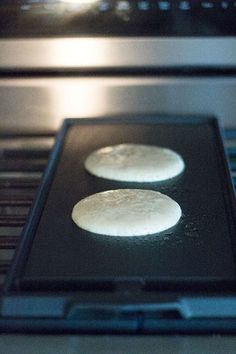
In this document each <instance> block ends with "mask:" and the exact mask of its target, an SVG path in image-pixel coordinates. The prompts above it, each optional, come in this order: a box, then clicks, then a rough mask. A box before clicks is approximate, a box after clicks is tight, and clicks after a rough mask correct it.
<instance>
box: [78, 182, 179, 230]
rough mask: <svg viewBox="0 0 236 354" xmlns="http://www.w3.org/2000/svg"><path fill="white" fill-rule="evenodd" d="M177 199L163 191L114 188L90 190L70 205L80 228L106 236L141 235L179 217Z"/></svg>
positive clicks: (173, 223)
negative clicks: (91, 192) (100, 190)
mask: <svg viewBox="0 0 236 354" xmlns="http://www.w3.org/2000/svg"><path fill="white" fill-rule="evenodd" d="M181 214H182V213H181V208H180V206H179V204H178V203H176V202H175V201H174V200H173V199H171V198H170V197H168V196H166V195H165V194H162V193H159V192H155V191H152V190H143V189H117V190H110V191H106V192H101V193H96V194H93V195H91V196H89V197H87V198H85V199H82V200H81V201H79V202H78V203H77V204H76V205H75V206H74V208H73V211H72V219H73V221H74V222H75V223H76V224H77V225H78V226H79V227H81V228H82V229H84V230H87V231H90V232H93V233H96V234H102V235H108V236H144V235H149V234H155V233H158V232H161V231H164V230H167V229H169V228H171V227H172V226H174V225H175V224H177V222H178V221H179V219H180V217H181Z"/></svg>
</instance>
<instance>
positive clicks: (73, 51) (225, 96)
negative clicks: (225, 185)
mask: <svg viewBox="0 0 236 354" xmlns="http://www.w3.org/2000/svg"><path fill="white" fill-rule="evenodd" d="M235 12H236V7H235V2H234V1H214V2H213V1H134V2H132V3H130V2H128V1H99V2H98V1H97V2H95V1H94V2H92V1H90V2H87V4H86V2H85V1H84V2H83V1H81V2H78V3H77V4H76V3H75V2H73V1H50V2H49V1H40V0H39V1H30V0H29V1H13V2H8V1H2V2H1V5H0V14H1V18H2V19H4V23H3V24H2V25H1V29H0V33H1V36H2V39H1V40H0V53H1V55H0V74H1V78H0V105H1V113H0V115H1V116H0V117H1V121H0V122H1V131H2V132H1V147H2V148H1V150H2V157H1V159H2V164H1V166H2V167H1V169H2V171H1V186H2V187H1V190H2V192H1V195H2V197H1V202H0V204H1V213H2V215H1V230H0V232H1V235H2V236H1V242H2V243H1V245H2V249H1V259H2V262H1V263H2V265H1V268H2V276H3V277H4V275H5V271H6V270H7V269H8V267H9V263H10V259H11V257H12V254H13V250H14V247H15V244H16V242H17V239H18V236H19V234H20V232H21V229H22V226H23V225H24V222H25V217H26V214H27V213H28V209H29V206H30V204H31V201H32V198H33V196H34V193H35V188H36V187H37V186H38V184H39V180H40V177H41V173H42V170H44V168H45V166H46V163H47V159H48V154H49V150H50V149H51V147H52V144H53V141H54V137H55V133H56V131H57V130H58V128H59V126H60V125H61V122H62V120H63V119H64V118H65V117H72V118H75V117H78V118H82V117H101V116H106V117H109V116H111V115H124V114H142V113H143V114H144V113H145V114H147V113H148V114H151V113H152V114H168V115H170V114H171V115H172V116H173V115H180V114H181V115H182V114H184V115H185V116H186V119H187V117H188V115H190V116H191V115H198V114H201V115H202V114H204V115H211V116H212V115H213V116H216V117H218V118H219V120H220V122H221V124H222V125H223V126H224V127H225V128H226V132H225V142H226V144H227V147H228V152H229V156H230V159H231V168H232V171H234V169H235V161H234V158H235V147H234V143H235V136H236V133H235V114H236V103H235V102H236V97H235V96H236V80H235V68H236V40H235V37H234V35H235V21H234V19H235ZM13 23H14V26H13V25H12V24H13ZM108 24H109V25H108ZM228 330H229V331H230V328H228Z"/></svg>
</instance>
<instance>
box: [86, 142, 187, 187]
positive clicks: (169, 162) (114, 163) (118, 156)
mask: <svg viewBox="0 0 236 354" xmlns="http://www.w3.org/2000/svg"><path fill="white" fill-rule="evenodd" d="M85 168H86V170H87V171H88V172H90V173H91V174H92V175H95V176H97V177H103V178H106V179H111V180H116V181H127V182H157V181H164V180H167V179H170V178H173V177H175V176H177V175H179V174H180V173H181V172H182V171H183V170H184V161H183V159H182V157H181V156H180V155H179V154H177V153H176V152H174V151H173V150H170V149H166V148H161V147H157V146H153V145H142V144H119V145H114V146H107V147H104V148H101V149H98V150H96V151H94V152H92V153H91V154H90V155H89V156H88V157H87V159H86V161H85Z"/></svg>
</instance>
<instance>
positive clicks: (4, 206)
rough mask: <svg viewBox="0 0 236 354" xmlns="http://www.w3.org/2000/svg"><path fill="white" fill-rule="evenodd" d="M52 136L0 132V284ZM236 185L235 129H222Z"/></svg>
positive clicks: (26, 213)
mask: <svg viewBox="0 0 236 354" xmlns="http://www.w3.org/2000/svg"><path fill="white" fill-rule="evenodd" d="M53 143H54V136H53V135H50V134H42V135H37V136H31V135H27V134H24V135H22V136H20V135H16V136H14V135H7V136H0V286H1V284H2V282H3V280H4V277H5V274H6V272H7V271H8V269H9V265H10V262H11V259H12V257H13V253H14V250H15V247H16V244H17V242H18V239H19V236H20V234H21V231H22V228H23V226H24V223H25V221H26V218H27V215H28V212H29V209H30V206H31V203H32V200H33V197H34V195H35V192H36V190H37V187H38V186H39V183H40V179H41V176H42V173H43V171H44V169H45V167H46V164H47V160H48V156H49V153H50V150H51V148H52V146H53ZM225 143H226V148H227V152H228V156H229V161H230V167H231V172H232V178H233V183H234V186H235V188H236V130H233V129H231V130H227V131H226V132H225Z"/></svg>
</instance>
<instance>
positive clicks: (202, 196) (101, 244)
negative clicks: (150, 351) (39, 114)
mask: <svg viewBox="0 0 236 354" xmlns="http://www.w3.org/2000/svg"><path fill="white" fill-rule="evenodd" d="M120 143H141V144H150V145H158V146H162V147H167V148H170V149H173V150H174V151H176V152H178V153H179V154H180V155H181V156H182V157H183V159H184V161H185V164H186V169H185V171H184V172H183V173H182V174H181V175H180V176H178V177H176V178H173V179H171V180H168V181H164V182H157V183H131V182H117V181H111V180H106V179H103V178H98V177H95V176H92V175H90V174H89V173H88V172H86V171H85V169H84V161H85V159H86V157H87V156H88V155H89V154H90V153H91V152H92V151H94V150H95V149H98V148H101V147H104V146H108V145H114V144H120ZM119 188H140V189H152V190H156V191H160V192H162V193H165V194H167V195H168V196H170V197H171V198H173V199H174V200H176V201H177V202H178V203H179V204H180V206H181V208H182V211H183V215H182V218H181V220H180V222H179V223H178V224H177V225H176V226H175V227H173V228H172V229H169V230H167V231H165V232H162V233H161V234H155V235H149V236H143V237H140V236H139V237H109V236H105V235H97V234H93V233H90V232H87V231H85V230H82V229H80V228H78V227H77V226H76V225H75V224H74V223H73V221H72V219H71V212H72V208H73V206H74V205H75V204H76V203H77V202H78V201H79V200H81V199H83V198H85V197H87V196H89V195H91V194H94V193H97V192H101V191H105V190H110V189H119ZM235 240H236V236H235V206H234V193H233V188H232V185H231V180H230V175H229V172H228V166H227V161H226V157H225V153H224V147H223V144H222V140H221V133H220V129H219V126H218V122H217V120H216V119H215V118H211V117H176V116H175V117H170V116H138V117H113V118H111V119H107V118H105V119H102V118H101V119H98V118H96V119H68V120H65V122H64V124H63V127H62V129H61V131H60V133H59V135H58V138H57V141H56V144H55V147H54V150H53V152H52V154H51V157H50V161H49V165H48V168H47V170H46V172H45V175H44V178H43V181H42V184H41V187H40V190H39V192H38V195H37V197H36V200H35V202H34V206H33V208H32V210H31V213H30V217H29V219H28V222H27V225H26V227H25V229H24V232H23V235H22V240H21V242H20V245H19V247H18V250H17V252H16V255H15V260H14V263H13V265H12V268H11V271H10V274H9V277H8V279H7V282H6V285H5V294H4V297H3V302H2V316H3V317H4V316H7V317H8V318H11V319H12V318H13V317H14V316H15V317H17V316H18V317H20V318H21V319H22V318H24V317H25V316H26V317H27V316H29V317H33V318H34V319H35V318H37V319H38V318H41V317H45V316H46V317H47V318H54V317H55V313H56V314H57V316H56V317H58V318H60V316H61V317H62V318H63V321H64V322H65V324H64V327H63V325H62V322H60V323H61V324H60V326H62V328H68V326H69V328H71V324H72V323H73V320H76V321H77V322H78V321H81V316H82V322H83V321H84V319H86V321H87V322H86V321H85V322H86V326H87V327H86V326H85V327H86V328H87V329H88V328H90V329H91V328H93V326H95V327H94V328H95V329H96V330H97V329H98V328H100V327H99V325H97V326H96V325H94V323H96V321H97V316H98V318H100V317H101V318H100V319H102V323H103V324H104V321H105V318H107V319H108V318H109V320H108V322H109V323H110V327H109V328H113V327H114V328H113V330H115V328H116V325H115V323H120V322H119V320H121V322H122V326H123V327H122V328H123V329H124V328H126V329H129V330H131V327H132V326H133V322H132V321H133V319H134V317H135V316H134V313H135V314H137V313H139V314H140V313H142V314H143V313H145V311H147V313H148V314H149V315H148V316H150V313H154V314H157V313H158V316H157V319H158V320H164V321H166V320H167V319H166V316H167V317H168V316H170V318H172V320H173V319H174V318H175V320H176V316H177V318H179V317H184V318H185V320H186V319H189V318H191V319H193V318H195V317H196V318H199V317H200V318H202V317H203V318H204V319H206V318H208V317H210V318H212V317H214V316H216V317H220V318H221V319H222V317H223V318H224V317H225V316H226V314H227V316H226V317H230V319H231V322H232V320H234V321H235V323H234V324H235V329H236V320H235V319H234V316H235V318H236V308H235V310H233V307H232V306H235V305H234V297H232V296H233V295H234V290H235V280H236V272H235V270H236V268H235V260H236V258H235ZM222 294H223V295H224V296H225V295H227V298H226V300H227V301H228V302H227V301H226V302H225V298H224V297H223V298H222ZM31 296H33V297H32V298H31V300H30V301H31V302H29V297H31ZM189 296H190V297H189ZM206 296H207V298H206ZM209 296H210V299H213V300H212V301H213V304H215V305H214V306H213V308H212V307H211V306H209V301H210V300H209ZM229 296H230V297H229ZM27 299H28V300H27ZM179 299H180V301H179ZM206 300H207V301H208V302H206V303H205V302H204V301H206ZM27 301H28V302H27ZM48 301H49V302H48ZM195 301H197V302H195ZM201 301H203V302H201ZM217 301H223V302H222V303H221V305H220V310H219V306H218V305H217V304H219V302H217ZM29 303H30V304H31V305H30V306H27V304H29ZM71 303H73V306H72V309H71V308H70V306H69V304H71ZM210 303H211V301H210ZM235 303H236V302H235ZM39 304H41V305H39ZM85 304H86V306H85ZM180 304H182V305H180ZM186 304H187V305H186ZM211 305H212V303H211ZM68 306H69V308H70V310H68ZM107 306H108V307H109V311H110V312H109V311H108V310H107ZM127 306H128V307H127ZM199 306H200V308H202V309H203V310H202V312H201V311H200V312H199ZM201 306H202V307H201ZM111 308H112V311H111ZM66 309H67V310H66ZM119 309H120V310H121V309H122V310H121V312H120V310H119ZM124 309H125V310H124ZM144 309H145V311H144ZM189 309H190V310H189ZM65 311H67V315H66V314H65ZM104 311H105V312H104ZM107 311H108V312H107ZM127 311H128V314H129V315H127ZM203 313H204V315H203ZM228 313H230V314H231V315H230V316H229V315H228ZM114 314H115V318H116V319H117V321H114ZM124 314H125V315H124ZM160 314H161V315H160ZM232 315H233V316H232ZM99 316H100V317H99ZM104 316H105V317H104ZM130 316H131V317H130ZM133 316H134V317H133ZM163 316H164V317H163ZM65 317H66V319H65ZM154 317H155V316H154ZM62 318H61V320H62ZM138 318H139V316H138ZM89 319H91V320H90V325H89ZM157 319H156V320H157ZM130 320H131V322H130ZM208 320H209V318H208ZM71 321H72V322H71ZM94 321H95V322H94ZM112 321H113V322H112ZM85 322H83V323H85ZM100 322H101V321H100ZM111 322H112V323H113V325H114V326H112V325H111ZM184 322H185V321H182V322H181V321H180V323H182V324H183V323H184ZM190 322H191V321H190ZM190 322H189V321H188V325H187V327H184V328H185V329H186V328H187V329H188V330H189V328H194V325H193V324H192V326H189V323H190ZM13 323H15V322H14V321H13ZM47 323H48V322H47ZM68 323H69V324H68ZM79 323H80V325H79V324H78V323H77V325H76V326H77V327H76V328H77V329H78V328H80V329H81V322H79ZM92 323H93V325H92ZM131 323H132V325H131ZM138 323H139V324H138V325H137V326H139V327H140V326H141V327H142V328H144V327H145V326H144V325H140V321H139V320H138ZM145 323H149V328H152V330H153V328H154V327H155V326H153V323H156V322H155V321H154V322H153V319H152V316H151V322H150V321H149V322H145ZM173 323H174V322H173V321H172V324H173ZM207 323H208V324H207V325H206V328H209V322H207ZM221 324H222V322H221ZM21 325H22V324H21ZM100 325H101V323H100ZM130 326H131V327H130ZM184 326H185V325H184ZM195 326H196V322H195ZM231 326H232V323H231ZM36 327H37V326H36ZM56 327H57V326H56V325H54V327H53V328H56ZM134 327H135V330H137V327H136V322H135V326H134ZM180 327H181V326H180ZM180 327H178V326H177V327H176V325H175V327H174V328H180ZM72 328H74V327H73V326H72ZM117 328H120V327H119V326H118V327H117ZM132 328H133V327H132ZM169 328H170V327H169ZM198 328H199V330H202V329H203V328H204V326H203V322H202V324H201V326H200V327H198ZM225 328H226V327H225ZM232 328H233V327H232ZM159 329H160V323H159ZM182 329H183V327H182ZM139 330H140V328H139ZM195 330H196V327H195Z"/></svg>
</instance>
